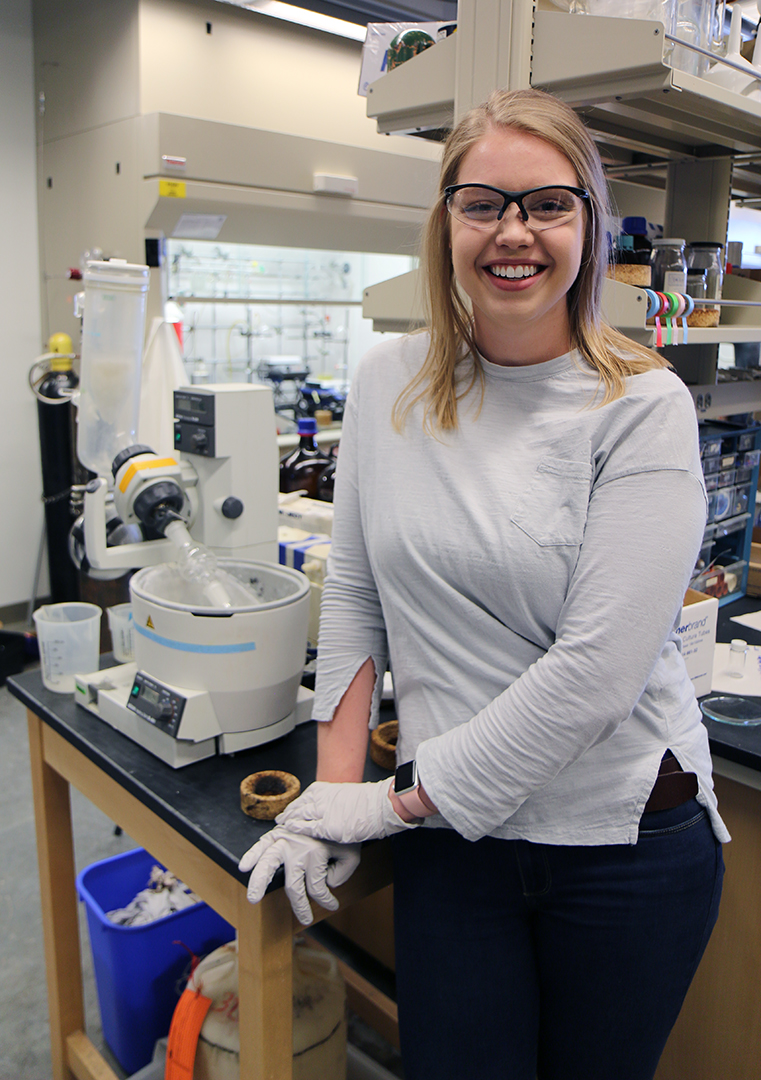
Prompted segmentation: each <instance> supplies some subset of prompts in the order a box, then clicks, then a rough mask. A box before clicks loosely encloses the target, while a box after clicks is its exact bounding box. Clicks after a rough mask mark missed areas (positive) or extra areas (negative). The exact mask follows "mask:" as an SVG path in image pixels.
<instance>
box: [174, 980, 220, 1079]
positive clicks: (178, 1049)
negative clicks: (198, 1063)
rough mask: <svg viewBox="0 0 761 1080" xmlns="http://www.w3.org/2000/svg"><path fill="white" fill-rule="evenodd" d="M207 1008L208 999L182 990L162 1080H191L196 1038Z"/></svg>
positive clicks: (192, 991)
mask: <svg viewBox="0 0 761 1080" xmlns="http://www.w3.org/2000/svg"><path fill="white" fill-rule="evenodd" d="M210 1006H211V998H207V997H204V996H203V994H200V993H199V992H198V991H197V990H183V992H182V997H181V998H180V1000H179V1001H178V1002H177V1006H176V1008H175V1010H174V1015H173V1016H172V1026H171V1027H170V1028H169V1039H168V1041H167V1048H166V1070H165V1072H164V1080H193V1065H194V1064H195V1060H196V1047H197V1046H198V1036H199V1035H200V1034H201V1028H202V1027H203V1022H204V1020H205V1019H206V1014H207V1012H208V1011H209V1008H210Z"/></svg>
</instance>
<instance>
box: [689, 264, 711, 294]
mask: <svg viewBox="0 0 761 1080" xmlns="http://www.w3.org/2000/svg"><path fill="white" fill-rule="evenodd" d="M687 295H688V296H691V297H692V298H693V299H694V300H705V299H706V272H705V270H700V269H698V267H696V266H688V267H687Z"/></svg>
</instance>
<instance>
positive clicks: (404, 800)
mask: <svg viewBox="0 0 761 1080" xmlns="http://www.w3.org/2000/svg"><path fill="white" fill-rule="evenodd" d="M419 787H420V781H419V779H418V774H417V762H416V761H415V759H414V758H413V759H412V761H405V763H404V764H403V765H399V766H398V767H397V770H396V772H395V774H394V794H395V795H396V797H397V798H398V799H399V802H400V803H401V804H402V806H403V807H404V808H405V810H409V812H410V813H411V814H414V815H415V817H419V818H420V817H429V816H430V815H431V813H432V811H431V808H430V806H426V804H425V803H424V802H423V800H422V799H421V798H420V793H419V790H418V789H419Z"/></svg>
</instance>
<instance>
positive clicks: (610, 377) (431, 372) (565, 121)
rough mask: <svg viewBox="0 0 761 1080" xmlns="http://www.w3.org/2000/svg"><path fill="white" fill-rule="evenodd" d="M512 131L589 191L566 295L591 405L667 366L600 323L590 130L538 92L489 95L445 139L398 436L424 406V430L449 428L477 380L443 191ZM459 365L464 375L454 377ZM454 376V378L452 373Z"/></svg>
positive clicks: (597, 212) (601, 263)
mask: <svg viewBox="0 0 761 1080" xmlns="http://www.w3.org/2000/svg"><path fill="white" fill-rule="evenodd" d="M495 127H496V128H512V129H513V130H515V131H521V132H525V133H526V134H529V135H535V136H537V137H538V138H540V139H544V141H545V142H547V143H549V144H550V145H551V146H554V147H555V148H556V149H558V150H559V151H560V152H561V153H562V154H563V155H564V156H565V157H566V158H567V159H568V161H569V162H570V164H571V165H572V166H573V168H574V170H575V172H576V176H577V177H578V181H579V185H580V186H581V187H582V188H585V189H586V190H587V191H588V192H589V201H588V203H587V204H586V207H585V210H584V214H585V218H586V227H585V232H584V245H583V251H582V258H581V268H580V270H579V273H578V276H577V278H576V280H575V281H574V283H573V285H572V286H571V288H570V289H569V290H568V293H567V303H568V314H569V321H570V337H571V346H572V347H573V348H576V349H578V351H579V353H580V354H581V356H582V357H583V359H584V360H585V361H586V362H587V363H588V364H589V365H590V366H591V367H593V368H595V369H596V371H597V372H598V375H599V377H600V381H601V383H602V384H603V385H604V387H605V392H604V395H603V397H602V399H601V400H600V401H599V404H600V405H604V404H606V403H607V402H609V401H613V400H615V399H616V398H619V397H622V396H623V395H624V393H625V392H626V377H627V376H628V375H634V374H637V373H639V372H642V371H648V370H650V369H652V368H659V367H668V364H667V362H666V361H665V360H664V359H663V358H662V357H660V356H659V355H658V354H657V353H655V352H653V351H652V350H650V349H646V348H645V347H644V346H642V345H639V344H637V343H636V342H634V341H632V340H631V339H630V338H627V337H626V336H625V335H624V334H621V333H620V332H619V331H618V330H615V329H613V327H611V326H608V325H607V324H606V323H604V322H603V321H602V318H601V314H600V306H601V298H602V287H603V278H604V276H605V270H606V266H607V261H608V252H607V235H606V224H607V222H608V221H609V220H610V202H609V195H608V185H607V182H606V179H605V174H604V171H603V167H602V162H601V160H600V155H599V153H598V151H597V147H596V146H595V144H594V142H593V140H592V138H591V136H590V135H589V132H588V131H587V129H586V128H585V127H584V125H583V124H582V122H581V121H580V120H579V118H578V117H577V116H576V113H575V112H574V111H573V110H572V109H571V108H570V107H569V106H567V105H566V104H565V103H564V102H562V101H560V100H558V99H557V98H554V97H552V95H550V94H546V93H544V92H543V91H541V90H513V91H507V90H495V91H494V92H493V93H492V94H491V96H490V97H489V99H488V100H487V101H486V102H484V104H483V105H479V106H478V107H477V108H475V109H472V110H471V111H470V112H469V113H467V114H466V115H465V116H464V117H463V118H462V120H461V121H460V122H459V124H458V125H457V126H456V128H455V129H454V131H452V133H451V135H450V136H449V138H448V139H447V142H446V144H445V147H444V155H443V158H442V163H441V175H440V178H439V190H438V195H437V198H436V201H435V202H434V204H433V207H432V208H431V212H430V214H429V216H428V221H427V224H426V226H425V231H424V233H423V242H422V250H421V263H422V271H423V277H424V282H425V290H426V300H427V305H428V315H429V327H430V345H429V348H428V354H427V356H426V359H425V362H424V364H423V366H422V368H421V370H420V372H419V373H418V374H417V375H416V376H415V378H414V379H413V380H412V381H411V382H410V383H409V385H408V386H407V387H406V388H405V389H404V390H403V391H402V393H401V394H400V396H399V398H398V399H397V401H396V403H395V405H394V410H393V421H394V425H395V427H396V428H397V429H399V430H400V429H401V428H402V426H403V425H404V422H405V420H406V419H407V416H408V414H409V412H410V410H411V409H412V408H413V407H414V406H415V405H416V404H417V403H418V402H424V403H425V414H424V426H425V427H426V429H427V430H430V431H434V430H438V431H447V430H453V429H455V428H456V427H457V405H458V402H459V401H460V400H461V399H462V398H463V397H465V396H466V395H467V394H468V393H469V392H470V390H471V389H472V388H473V386H474V385H475V384H476V383H477V382H478V383H480V385H481V393H482V395H483V388H484V376H483V369H482V367H481V364H480V361H479V359H478V349H477V346H476V341H475V336H474V326H473V320H472V317H471V314H470V311H469V310H468V307H467V306H466V303H465V302H464V300H463V298H462V296H461V295H460V293H459V291H458V288H457V281H456V279H455V276H454V271H453V268H452V258H451V253H450V248H449V239H450V224H449V214H448V212H447V209H446V196H445V194H444V189H445V188H446V187H448V186H449V185H450V184H455V183H457V177H458V173H459V170H460V165H461V164H462V160H463V158H464V157H465V155H466V154H467V152H468V151H469V150H470V148H471V147H472V146H474V145H475V144H476V143H477V142H478V141H479V140H480V139H482V138H483V136H484V135H486V134H487V133H488V131H489V129H490V128H495ZM468 357H470V358H472V366H470V365H468V368H469V370H470V375H469V377H468V378H467V379H465V380H462V379H461V378H460V372H461V371H463V368H461V367H460V365H461V364H462V363H463V361H465V360H467V359H468ZM458 369H459V370H458Z"/></svg>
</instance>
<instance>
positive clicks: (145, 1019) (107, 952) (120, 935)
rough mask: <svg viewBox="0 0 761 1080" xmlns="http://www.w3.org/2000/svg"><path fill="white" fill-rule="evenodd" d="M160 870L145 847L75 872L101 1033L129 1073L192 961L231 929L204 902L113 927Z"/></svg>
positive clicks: (161, 1030) (146, 1057)
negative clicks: (117, 913)
mask: <svg viewBox="0 0 761 1080" xmlns="http://www.w3.org/2000/svg"><path fill="white" fill-rule="evenodd" d="M156 865H161V864H160V863H159V862H158V860H157V859H154V858H153V856H152V855H150V854H149V853H148V852H147V851H145V850H144V849H143V848H137V850H135V851H127V852H125V853H124V854H123V855H114V856H113V857H112V858H110V859H104V860H103V861H102V862H97V863H93V864H92V866H88V867H86V869H84V870H82V871H81V873H80V874H78V875H77V892H78V894H79V897H80V899H81V900H83V901H84V904H85V908H86V912H87V927H88V930H89V932H90V944H91V946H92V956H93V966H94V968H95V984H96V988H97V991H98V1004H99V1005H100V1016H101V1021H102V1024H103V1036H104V1038H105V1040H106V1042H107V1043H108V1045H109V1047H110V1049H111V1051H112V1053H113V1055H114V1057H115V1058H116V1059H117V1061H118V1062H119V1064H120V1065H121V1067H122V1068H123V1069H124V1070H125V1072H127V1073H130V1074H131V1073H134V1072H137V1071H138V1069H142V1068H143V1066H144V1065H147V1064H148V1062H149V1061H150V1060H151V1056H152V1054H153V1047H154V1044H155V1043H156V1040H157V1039H160V1038H163V1036H165V1035H166V1034H167V1033H168V1031H169V1025H170V1023H171V1021H172V1013H173V1012H174V1007H175V1005H176V1004H177V1001H178V999H179V996H180V994H181V992H182V990H183V989H184V981H183V978H182V977H183V975H184V973H185V971H186V969H188V967H189V963H190V957H189V956H188V953H187V951H186V950H185V949H183V947H182V945H175V944H174V942H175V941H182V942H183V943H184V944H185V945H187V947H188V948H189V949H191V950H192V951H193V952H194V953H195V954H196V955H197V956H203V955H204V954H205V953H208V952H211V951H212V950H213V949H216V948H217V947H218V946H219V945H224V944H225V943H226V942H228V941H232V940H233V938H234V937H235V930H234V929H233V927H232V926H230V924H229V923H227V922H225V920H224V919H222V918H220V916H219V915H217V913H216V911H213V910H212V909H211V908H210V907H209V906H208V905H207V904H204V903H200V904H193V906H192V907H189V908H185V909H184V910H183V911H177V912H175V913H174V914H172V915H167V916H166V918H164V919H157V920H156V921H155V922H152V923H147V924H146V925H145V926H118V925H117V924H116V923H112V922H111V921H110V919H109V918H108V917H107V915H106V912H107V911H113V910H114V909H115V908H121V907H126V906H127V904H129V903H130V902H131V901H132V900H134V898H135V896H136V895H137V894H138V893H139V892H140V891H141V890H142V889H144V888H146V886H147V885H148V878H149V875H150V872H151V867H152V866H156Z"/></svg>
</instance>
